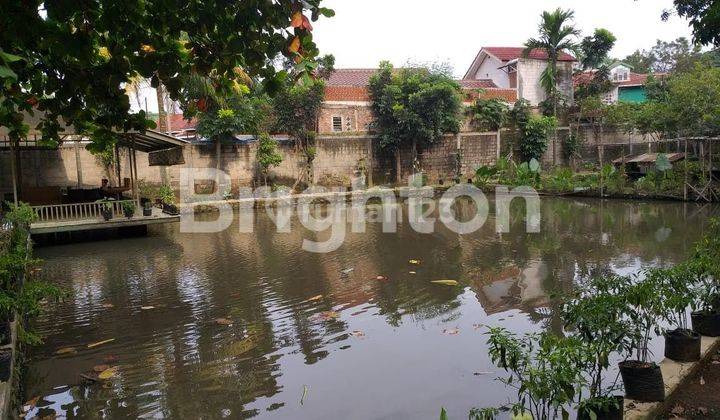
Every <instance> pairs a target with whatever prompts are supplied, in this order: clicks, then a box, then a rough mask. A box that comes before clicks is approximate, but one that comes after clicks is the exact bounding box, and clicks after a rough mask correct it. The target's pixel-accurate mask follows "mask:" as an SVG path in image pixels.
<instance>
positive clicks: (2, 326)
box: [0, 320, 12, 346]
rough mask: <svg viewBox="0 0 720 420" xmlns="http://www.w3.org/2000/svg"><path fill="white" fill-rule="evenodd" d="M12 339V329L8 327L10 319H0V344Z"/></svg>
mask: <svg viewBox="0 0 720 420" xmlns="http://www.w3.org/2000/svg"><path fill="white" fill-rule="evenodd" d="M11 340H12V330H11V329H10V321H7V320H2V321H0V346H4V345H6V344H10V341H11Z"/></svg>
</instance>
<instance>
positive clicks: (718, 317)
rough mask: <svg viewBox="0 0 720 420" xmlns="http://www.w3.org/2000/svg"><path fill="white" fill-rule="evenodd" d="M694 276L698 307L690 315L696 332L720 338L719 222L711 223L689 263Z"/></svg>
mask: <svg viewBox="0 0 720 420" xmlns="http://www.w3.org/2000/svg"><path fill="white" fill-rule="evenodd" d="M686 265H687V266H688V270H689V271H690V272H691V273H692V275H693V277H694V281H693V284H694V285H695V298H696V301H695V305H694V307H693V310H694V312H693V313H692V314H690V318H691V319H692V327H693V330H694V331H695V332H697V333H699V334H700V335H704V336H708V337H720V282H719V281H718V280H717V279H720V220H719V219H712V220H711V221H710V229H709V232H708V233H707V234H706V235H705V236H703V238H702V239H701V240H700V241H699V242H698V243H697V245H696V246H695V253H694V255H693V256H692V258H690V260H689V261H688V262H687V263H686Z"/></svg>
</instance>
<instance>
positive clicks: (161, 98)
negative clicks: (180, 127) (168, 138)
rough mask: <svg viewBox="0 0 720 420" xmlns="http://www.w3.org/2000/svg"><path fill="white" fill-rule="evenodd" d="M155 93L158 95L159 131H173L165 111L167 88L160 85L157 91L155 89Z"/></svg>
mask: <svg viewBox="0 0 720 420" xmlns="http://www.w3.org/2000/svg"><path fill="white" fill-rule="evenodd" d="M155 93H156V94H157V103H158V125H157V127H158V131H160V132H168V131H171V130H172V128H171V127H170V116H169V115H168V114H167V112H166V111H165V86H163V85H162V83H160V84H159V85H158V87H157V89H155Z"/></svg>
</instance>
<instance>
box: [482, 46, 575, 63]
mask: <svg viewBox="0 0 720 420" xmlns="http://www.w3.org/2000/svg"><path fill="white" fill-rule="evenodd" d="M482 50H483V51H485V52H487V53H489V54H492V55H493V56H495V57H497V58H498V59H499V60H500V61H511V60H515V59H517V58H521V57H523V51H525V47H483V48H482ZM528 58H532V59H535V60H547V58H548V55H547V52H545V51H543V50H540V49H535V50H532V51H530V54H529V55H528ZM558 61H577V60H576V59H575V57H573V56H572V55H570V54H568V53H566V52H562V53H560V56H559V57H558Z"/></svg>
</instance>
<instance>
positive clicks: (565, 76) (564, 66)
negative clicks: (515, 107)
mask: <svg viewBox="0 0 720 420" xmlns="http://www.w3.org/2000/svg"><path fill="white" fill-rule="evenodd" d="M546 68H547V61H544V60H533V59H527V58H521V59H520V60H518V98H523V99H525V100H527V101H528V102H530V105H532V106H538V105H539V104H540V102H542V101H544V100H545V89H543V87H542V85H541V84H540V78H541V76H542V73H543V71H545V69H546ZM558 72H559V74H558V79H559V80H558V89H559V90H560V92H561V93H562V94H563V95H564V96H565V97H566V98H568V99H569V100H570V102H572V100H573V84H572V63H569V62H559V63H558Z"/></svg>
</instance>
